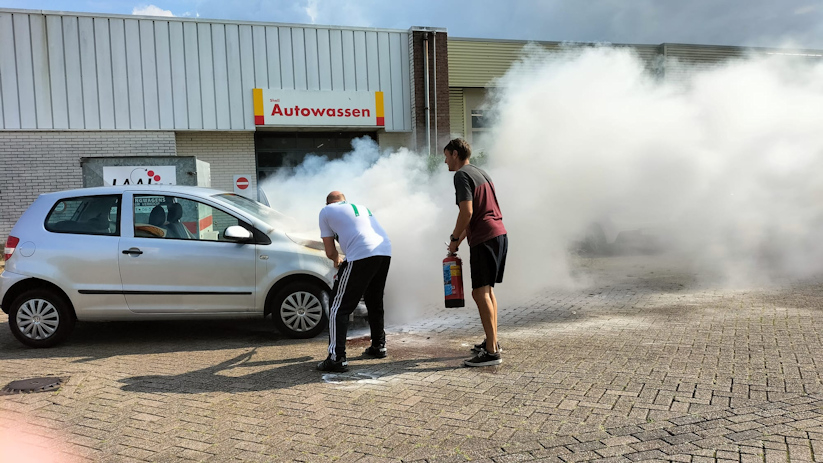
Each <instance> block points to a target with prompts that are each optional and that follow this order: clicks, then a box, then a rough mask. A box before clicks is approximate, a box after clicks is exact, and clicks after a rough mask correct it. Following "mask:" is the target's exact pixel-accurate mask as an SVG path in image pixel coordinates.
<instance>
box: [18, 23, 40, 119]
mask: <svg viewBox="0 0 823 463" xmlns="http://www.w3.org/2000/svg"><path fill="white" fill-rule="evenodd" d="M13 28H14V57H15V59H16V61H17V96H18V98H19V100H20V125H21V127H22V128H24V129H36V128H37V108H36V106H35V104H34V70H33V68H32V62H31V31H30V30H29V17H28V15H19V14H16V15H14V25H13Z"/></svg>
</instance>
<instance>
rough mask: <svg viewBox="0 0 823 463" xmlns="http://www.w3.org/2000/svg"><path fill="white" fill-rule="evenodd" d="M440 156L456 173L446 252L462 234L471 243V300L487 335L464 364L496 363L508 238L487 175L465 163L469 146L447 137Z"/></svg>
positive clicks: (458, 240)
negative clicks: (499, 288)
mask: <svg viewBox="0 0 823 463" xmlns="http://www.w3.org/2000/svg"><path fill="white" fill-rule="evenodd" d="M443 154H444V155H445V156H446V164H447V165H448V166H449V171H450V172H454V190H455V197H456V202H457V206H458V207H459V208H460V213H459V214H458V215H457V223H456V224H455V226H454V231H453V232H452V234H451V236H450V244H449V252H450V253H452V254H453V253H455V252H457V247H458V246H459V245H460V243H461V242H463V239H464V238H468V241H469V256H470V257H469V262H470V265H471V276H472V298H473V299H474V302H475V303H477V310H478V311H479V312H480V320H481V321H482V322H483V330H484V331H485V332H486V339H485V340H484V341H483V342H482V343H480V344H477V345H475V346H474V348H473V349H472V351H474V352H475V353H476V355H475V356H474V357H473V358H471V359H469V360H466V361H465V362H463V364H464V365H466V366H469V367H484V366H489V365H499V364H500V363H502V362H503V360H502V359H501V357H500V350H501V349H500V343H498V342H497V299H496V298H495V297H494V284H495V283H502V282H503V270H505V268H506V252H507V250H508V244H509V241H508V237H507V235H506V227H504V226H503V214H501V213H500V205H499V204H498V203H497V194H496V192H495V190H494V184H493V183H492V180H491V178H490V177H489V174H487V173H486V172H484V171H483V170H482V169H480V168H478V167H475V166H473V165H471V164H470V163H469V158H470V157H471V154H472V150H471V147H470V146H469V144H468V143H467V142H466V140H463V139H462V138H455V139H454V140H452V141H450V142H449V143H448V144H447V145H446V147H445V148H443Z"/></svg>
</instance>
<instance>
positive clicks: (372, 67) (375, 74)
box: [358, 31, 388, 96]
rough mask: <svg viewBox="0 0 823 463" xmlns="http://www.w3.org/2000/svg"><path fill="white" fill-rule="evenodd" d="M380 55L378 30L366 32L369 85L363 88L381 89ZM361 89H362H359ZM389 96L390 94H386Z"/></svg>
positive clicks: (370, 89)
mask: <svg viewBox="0 0 823 463" xmlns="http://www.w3.org/2000/svg"><path fill="white" fill-rule="evenodd" d="M379 63H380V57H379V56H378V54H377V32H372V31H369V32H366V71H367V73H368V74H367V75H368V78H367V79H366V80H367V82H368V86H367V87H366V88H364V89H363V90H368V91H370V92H375V91H377V90H380V64H379ZM358 90H360V89H358ZM386 96H388V95H386Z"/></svg>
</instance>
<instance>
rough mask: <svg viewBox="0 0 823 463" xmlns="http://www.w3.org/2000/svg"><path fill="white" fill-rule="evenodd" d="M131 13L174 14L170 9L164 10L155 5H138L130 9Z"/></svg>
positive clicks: (141, 14)
mask: <svg viewBox="0 0 823 463" xmlns="http://www.w3.org/2000/svg"><path fill="white" fill-rule="evenodd" d="M131 14H136V15H140V16H174V15H173V14H172V12H171V10H164V9H162V8H160V7H159V6H155V5H139V6H136V7H134V9H133V10H131Z"/></svg>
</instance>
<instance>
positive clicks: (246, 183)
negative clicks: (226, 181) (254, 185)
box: [234, 175, 251, 198]
mask: <svg viewBox="0 0 823 463" xmlns="http://www.w3.org/2000/svg"><path fill="white" fill-rule="evenodd" d="M234 192H235V193H237V194H239V195H243V196H245V197H247V198H251V195H250V192H251V176H250V175H235V176H234Z"/></svg>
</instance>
